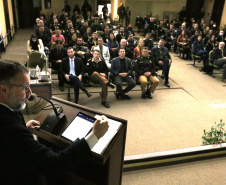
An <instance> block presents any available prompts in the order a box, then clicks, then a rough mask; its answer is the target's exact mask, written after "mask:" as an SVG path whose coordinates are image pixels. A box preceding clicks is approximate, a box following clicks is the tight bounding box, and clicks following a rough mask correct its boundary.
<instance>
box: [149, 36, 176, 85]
mask: <svg viewBox="0 0 226 185" xmlns="http://www.w3.org/2000/svg"><path fill="white" fill-rule="evenodd" d="M151 55H152V56H153V58H154V61H155V65H156V66H158V67H159V68H161V69H162V72H163V78H165V86H166V87H170V84H169V69H170V66H171V63H172V59H171V56H170V54H169V51H168V49H167V48H166V47H164V40H163V39H160V40H159V42H158V46H156V47H154V48H153V49H152V50H151Z"/></svg>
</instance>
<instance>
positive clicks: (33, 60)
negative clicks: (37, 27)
mask: <svg viewBox="0 0 226 185" xmlns="http://www.w3.org/2000/svg"><path fill="white" fill-rule="evenodd" d="M41 64H42V63H41V53H39V52H34V53H31V54H30V56H29V59H28V63H27V67H29V68H35V67H36V66H37V65H39V66H40V67H42V65H41Z"/></svg>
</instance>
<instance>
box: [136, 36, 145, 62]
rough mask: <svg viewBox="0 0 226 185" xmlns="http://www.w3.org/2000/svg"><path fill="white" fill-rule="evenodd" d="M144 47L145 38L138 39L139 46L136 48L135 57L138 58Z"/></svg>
mask: <svg viewBox="0 0 226 185" xmlns="http://www.w3.org/2000/svg"><path fill="white" fill-rule="evenodd" d="M143 47H144V40H143V39H140V40H139V41H138V45H137V47H136V48H135V49H134V57H135V59H137V57H139V56H140V55H141V51H142V48H143Z"/></svg>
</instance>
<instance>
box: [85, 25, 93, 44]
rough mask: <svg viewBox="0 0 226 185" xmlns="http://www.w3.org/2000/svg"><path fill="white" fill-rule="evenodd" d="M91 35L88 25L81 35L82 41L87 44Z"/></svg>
mask: <svg viewBox="0 0 226 185" xmlns="http://www.w3.org/2000/svg"><path fill="white" fill-rule="evenodd" d="M91 37H92V29H91V28H90V27H88V28H87V29H86V33H85V34H84V36H83V40H84V42H85V43H86V44H87V42H88V40H89V39H90V38H91Z"/></svg>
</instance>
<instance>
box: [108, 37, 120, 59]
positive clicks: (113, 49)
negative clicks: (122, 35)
mask: <svg viewBox="0 0 226 185" xmlns="http://www.w3.org/2000/svg"><path fill="white" fill-rule="evenodd" d="M107 46H108V49H109V51H110V55H111V58H115V57H117V56H118V50H117V49H118V47H119V44H118V42H117V41H116V39H115V35H114V34H113V33H110V36H109V40H108V41H107Z"/></svg>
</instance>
